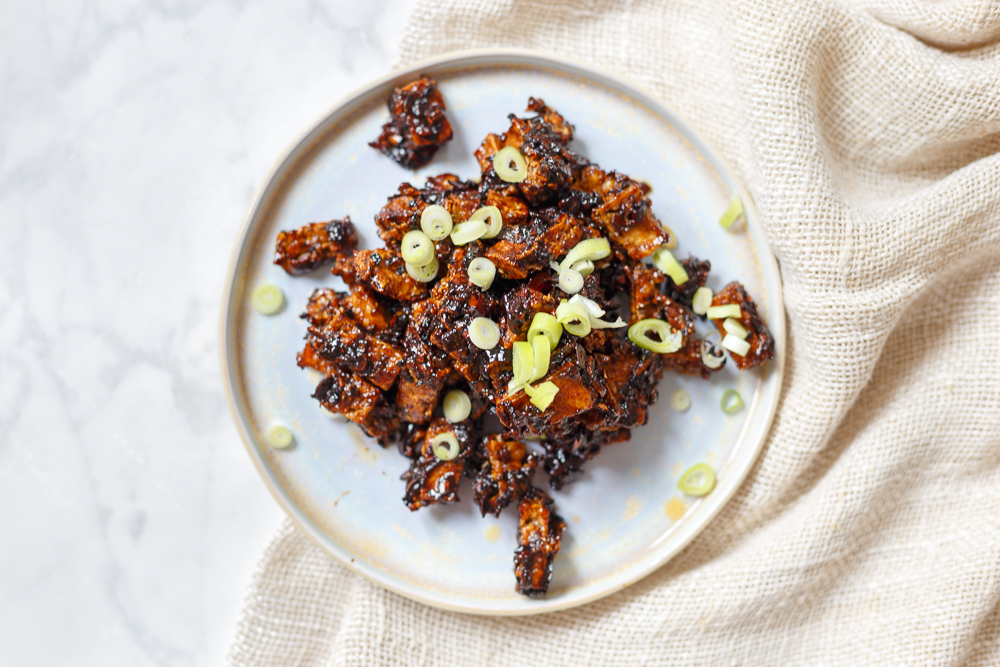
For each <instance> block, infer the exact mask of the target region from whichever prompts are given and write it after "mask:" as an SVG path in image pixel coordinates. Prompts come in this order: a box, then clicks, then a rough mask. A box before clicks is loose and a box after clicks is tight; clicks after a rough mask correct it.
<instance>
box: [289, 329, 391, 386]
mask: <svg viewBox="0 0 1000 667" xmlns="http://www.w3.org/2000/svg"><path fill="white" fill-rule="evenodd" d="M309 337H310V342H311V343H312V346H313V348H315V349H316V351H317V352H318V353H319V355H320V356H321V357H323V358H324V359H326V360H327V361H330V362H331V363H333V364H335V365H337V366H340V367H341V368H343V369H344V370H347V371H351V372H352V373H354V374H355V375H357V376H359V377H363V378H365V379H366V380H368V381H369V382H371V383H372V384H373V385H375V386H376V387H378V388H379V389H382V390H383V391H387V390H389V389H390V388H392V385H394V384H395V383H396V377H397V376H398V375H399V370H400V368H402V366H403V353H402V352H400V351H399V350H397V349H396V348H394V347H393V346H392V345H389V344H388V343H386V342H384V341H381V340H379V339H378V338H375V337H374V336H372V335H370V334H367V333H365V332H364V331H362V330H361V328H360V327H359V326H358V325H357V323H356V322H355V321H354V320H352V319H351V318H350V317H348V315H347V313H346V312H344V311H343V310H338V311H336V313H335V314H334V315H333V316H332V317H330V319H328V320H327V322H326V323H325V324H324V325H323V326H322V327H312V328H310V329H309Z"/></svg>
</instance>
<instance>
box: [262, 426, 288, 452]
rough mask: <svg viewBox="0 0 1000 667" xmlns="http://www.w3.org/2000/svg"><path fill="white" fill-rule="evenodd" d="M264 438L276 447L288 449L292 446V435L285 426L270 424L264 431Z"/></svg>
mask: <svg viewBox="0 0 1000 667" xmlns="http://www.w3.org/2000/svg"><path fill="white" fill-rule="evenodd" d="M264 440H266V441H267V444H269V445H271V446H272V447H274V448H276V449H288V448H289V447H291V446H292V442H293V441H294V440H295V438H294V437H292V432H291V431H289V430H288V427H287V426H282V425H281V424H271V425H270V426H268V427H267V431H265V432H264Z"/></svg>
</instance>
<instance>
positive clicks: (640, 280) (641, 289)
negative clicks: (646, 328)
mask: <svg viewBox="0 0 1000 667" xmlns="http://www.w3.org/2000/svg"><path fill="white" fill-rule="evenodd" d="M627 272H628V275H629V278H630V281H631V290H630V293H629V306H630V310H631V314H630V316H629V324H630V325H631V324H635V323H636V322H638V321H639V320H644V319H649V318H652V319H659V320H665V321H666V322H667V324H669V325H670V326H671V327H672V328H673V329H675V330H677V331H680V332H681V334H682V335H683V336H684V342H683V344H682V346H681V349H679V350H677V351H676V352H671V353H669V354H661V355H660V357H662V359H663V366H664V368H666V369H668V370H672V371H675V372H677V373H681V374H683V375H700V376H701V377H703V378H707V377H709V375H711V374H712V372H713V369H711V368H709V367H708V366H706V365H705V362H704V361H703V360H702V358H701V340H700V339H699V338H698V337H697V335H696V332H695V328H694V315H693V313H691V312H690V311H689V310H688V309H687V308H685V307H683V306H681V305H680V304H679V303H677V302H676V301H674V300H672V299H670V298H669V297H666V296H664V295H663V293H662V292H660V285H662V284H663V283H664V282H665V281H668V280H669V278H667V277H666V276H664V275H663V274H662V273H660V272H659V271H658V270H657V269H651V268H647V267H645V266H643V265H642V264H636V265H634V266H632V267H630V268H629V269H627ZM689 282H690V281H689ZM670 284H673V283H672V282H671V283H670ZM685 284H686V283H685ZM720 368H721V366H720ZM714 370H718V369H714Z"/></svg>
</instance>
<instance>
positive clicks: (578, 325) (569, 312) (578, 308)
mask: <svg viewBox="0 0 1000 667" xmlns="http://www.w3.org/2000/svg"><path fill="white" fill-rule="evenodd" d="M556 319H557V320H559V324H561V325H562V327H563V329H565V330H566V331H567V332H569V333H571V334H573V335H574V336H581V337H582V336H586V335H587V334H589V333H590V329H591V327H590V314H589V313H588V312H587V309H586V308H585V307H584V306H583V304H580V303H570V302H569V301H561V302H560V303H559V307H558V308H556Z"/></svg>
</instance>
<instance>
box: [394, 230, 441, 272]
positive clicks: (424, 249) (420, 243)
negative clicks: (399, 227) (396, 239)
mask: <svg viewBox="0 0 1000 667" xmlns="http://www.w3.org/2000/svg"><path fill="white" fill-rule="evenodd" d="M399 254H401V255H402V256H403V261H404V262H409V263H410V264H412V265H413V266H427V265H428V264H430V263H431V262H432V261H434V257H435V255H434V241H431V238H430V237H429V236H427V234H424V233H423V232H422V231H420V230H418V229H414V230H413V231H411V232H406V234H404V235H403V240H402V242H400V244H399Z"/></svg>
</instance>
